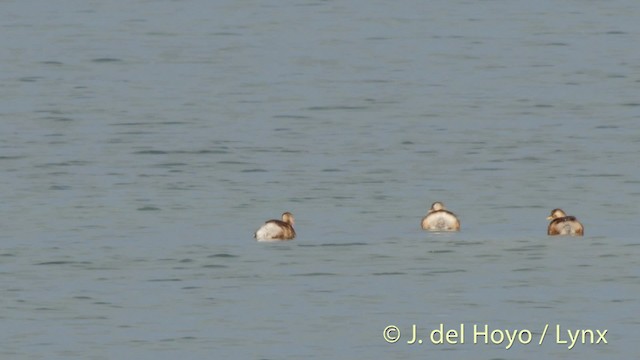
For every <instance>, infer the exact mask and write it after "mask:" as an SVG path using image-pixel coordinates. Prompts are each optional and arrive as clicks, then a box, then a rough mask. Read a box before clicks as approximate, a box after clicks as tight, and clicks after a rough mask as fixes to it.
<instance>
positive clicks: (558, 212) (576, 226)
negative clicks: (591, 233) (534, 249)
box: [547, 209, 584, 236]
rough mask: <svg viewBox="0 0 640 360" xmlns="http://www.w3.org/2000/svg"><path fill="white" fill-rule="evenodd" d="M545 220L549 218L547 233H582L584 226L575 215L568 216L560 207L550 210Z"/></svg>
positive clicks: (577, 234)
mask: <svg viewBox="0 0 640 360" xmlns="http://www.w3.org/2000/svg"><path fill="white" fill-rule="evenodd" d="M547 220H551V222H550V223H549V227H548V228H547V235H572V236H583V235H584V227H583V226H582V224H581V223H580V221H578V219H576V217H575V216H568V215H567V214H565V212H564V211H562V209H553V210H551V215H549V216H548V217H547Z"/></svg>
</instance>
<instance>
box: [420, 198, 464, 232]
mask: <svg viewBox="0 0 640 360" xmlns="http://www.w3.org/2000/svg"><path fill="white" fill-rule="evenodd" d="M422 229H423V230H433V231H458V230H460V220H458V217H457V216H456V214H454V213H452V212H451V211H449V210H446V209H445V208H444V204H443V203H441V202H439V201H436V202H434V203H433V204H432V205H431V209H429V212H428V213H427V216H425V217H424V218H422Z"/></svg>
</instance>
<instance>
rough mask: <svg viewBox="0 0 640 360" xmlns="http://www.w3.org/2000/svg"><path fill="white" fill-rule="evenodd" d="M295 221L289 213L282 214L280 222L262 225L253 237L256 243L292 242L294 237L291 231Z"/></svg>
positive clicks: (275, 221)
mask: <svg viewBox="0 0 640 360" xmlns="http://www.w3.org/2000/svg"><path fill="white" fill-rule="evenodd" d="M294 224H295V219H294V218H293V215H292V214H291V213H290V212H285V213H283V214H282V220H269V221H267V222H265V223H264V225H262V226H261V227H260V228H259V229H258V230H257V231H256V232H255V234H253V237H254V238H256V240H258V241H272V240H292V239H294V238H295V237H296V231H295V230H294V229H293V225H294Z"/></svg>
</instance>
